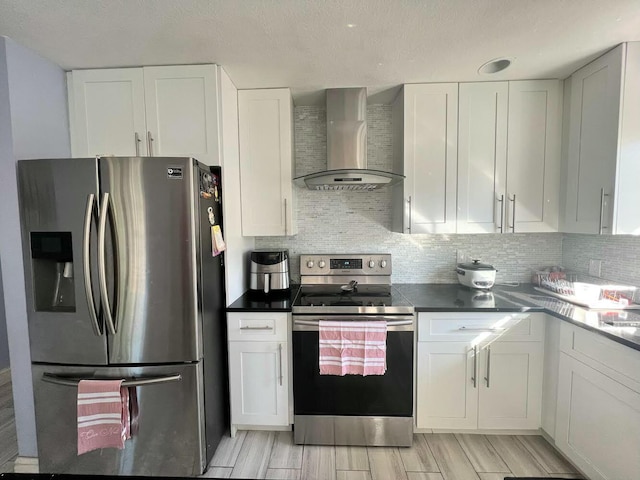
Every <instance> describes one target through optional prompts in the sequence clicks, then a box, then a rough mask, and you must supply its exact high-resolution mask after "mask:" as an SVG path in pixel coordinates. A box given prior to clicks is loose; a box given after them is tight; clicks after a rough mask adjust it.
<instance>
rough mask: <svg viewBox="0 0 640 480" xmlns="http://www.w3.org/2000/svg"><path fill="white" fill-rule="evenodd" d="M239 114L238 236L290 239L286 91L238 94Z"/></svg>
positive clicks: (288, 94) (292, 231)
mask: <svg viewBox="0 0 640 480" xmlns="http://www.w3.org/2000/svg"><path fill="white" fill-rule="evenodd" d="M238 115H239V131H240V188H241V197H242V201H241V203H242V234H243V235H244V236H258V235H260V236H270V235H271V236H287V235H295V234H296V233H297V226H296V215H295V204H294V195H293V181H292V178H293V100H292V98H291V92H290V90H289V89H288V88H274V89H260V90H239V91H238Z"/></svg>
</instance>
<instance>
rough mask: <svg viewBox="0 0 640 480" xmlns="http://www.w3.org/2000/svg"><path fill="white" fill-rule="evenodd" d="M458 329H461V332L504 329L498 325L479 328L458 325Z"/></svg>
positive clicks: (499, 330) (498, 330) (500, 330)
mask: <svg viewBox="0 0 640 480" xmlns="http://www.w3.org/2000/svg"><path fill="white" fill-rule="evenodd" d="M458 330H461V331H463V332H494V333H495V332H502V331H503V330H505V329H504V328H499V327H494V328H492V327H484V328H480V327H464V326H463V327H460V328H459V329H458Z"/></svg>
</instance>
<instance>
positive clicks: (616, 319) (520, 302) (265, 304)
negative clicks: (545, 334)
mask: <svg viewBox="0 0 640 480" xmlns="http://www.w3.org/2000/svg"><path fill="white" fill-rule="evenodd" d="M394 287H395V288H396V289H397V290H398V291H399V292H400V294H401V295H402V296H404V297H405V298H406V299H407V300H408V301H409V303H411V304H412V305H413V306H414V307H415V309H416V312H536V311H537V312H544V313H548V314H549V315H552V316H554V317H557V318H559V319H561V320H564V321H567V322H570V323H572V324H574V325H577V326H579V327H582V328H585V329H587V330H591V331H593V332H596V333H599V334H601V335H604V336H605V337H608V338H610V339H612V340H614V341H616V342H618V343H621V344H623V345H626V346H628V347H630V348H633V349H635V350H638V351H640V327H639V326H633V325H632V324H633V323H635V322H639V323H640V310H590V309H588V308H582V307H579V306H577V305H573V304H571V303H568V302H564V301H562V300H559V299H557V298H554V297H552V296H549V295H544V294H543V293H541V292H539V291H537V290H534V288H533V286H532V285H531V284H522V285H519V286H517V287H509V286H501V285H497V286H495V287H494V288H493V289H492V290H490V291H489V292H484V291H480V290H472V289H470V288H467V287H464V286H462V285H460V284H457V283H455V284H454V283H451V284H448V283H446V284H442V283H437V284H436V283H404V284H394ZM299 290H300V286H299V285H292V286H291V289H290V290H289V291H286V292H282V293H272V294H270V295H265V294H263V293H261V292H251V291H248V292H246V293H245V294H244V295H242V296H241V297H240V298H238V299H237V300H236V301H235V302H233V303H232V304H231V305H230V306H229V307H227V311H229V312H250V311H253V312H290V311H291V307H292V305H293V302H294V300H295V298H296V295H298V292H299ZM625 323H626V324H627V325H625Z"/></svg>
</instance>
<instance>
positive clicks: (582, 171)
mask: <svg viewBox="0 0 640 480" xmlns="http://www.w3.org/2000/svg"><path fill="white" fill-rule="evenodd" d="M568 81H569V82H570V90H571V102H570V109H569V112H568V113H569V135H568V139H567V141H568V154H567V184H566V206H565V211H564V224H563V230H564V231H565V232H571V233H601V234H607V233H613V234H639V233H640V210H639V209H638V208H637V206H638V204H639V203H640V189H638V187H637V179H638V178H639V177H640V161H639V159H640V157H639V156H638V147H637V145H638V142H640V89H638V82H639V81H640V43H638V42H634V43H627V44H622V45H619V46H618V47H616V48H614V49H613V50H611V51H610V52H608V53H607V54H605V55H603V56H601V57H599V58H597V59H596V60H594V61H593V62H591V63H590V64H588V65H587V66H585V67H583V68H581V69H580V70H578V71H577V72H575V73H574V74H573V75H572V76H571V77H570V79H569V80H568Z"/></svg>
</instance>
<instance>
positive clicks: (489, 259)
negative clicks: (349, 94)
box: [256, 105, 562, 283]
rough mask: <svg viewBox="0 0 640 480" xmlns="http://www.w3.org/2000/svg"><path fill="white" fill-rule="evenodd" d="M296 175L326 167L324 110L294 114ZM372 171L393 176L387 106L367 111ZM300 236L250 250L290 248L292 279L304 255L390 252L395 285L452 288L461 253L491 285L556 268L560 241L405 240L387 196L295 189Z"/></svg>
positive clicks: (513, 237)
mask: <svg viewBox="0 0 640 480" xmlns="http://www.w3.org/2000/svg"><path fill="white" fill-rule="evenodd" d="M294 121H295V156H296V175H303V174H306V173H312V172H316V171H319V170H322V169H324V168H326V116H325V109H324V108H323V107H308V106H302V107H296V108H295V111H294ZM367 126H368V144H367V147H368V150H367V156H368V163H369V167H370V168H376V169H381V170H391V169H392V155H393V152H392V133H391V106H389V105H370V106H369V107H368V108H367ZM296 193H297V201H298V205H297V215H298V217H297V218H298V234H297V235H296V236H293V237H257V238H256V248H288V249H289V252H290V255H291V277H292V279H293V280H294V281H298V280H299V278H300V265H299V255H300V254H305V253H368V252H372V253H373V252H384V253H391V255H392V259H393V260H392V261H393V278H392V280H393V282H394V283H454V282H457V277H456V274H455V271H454V269H455V265H456V254H457V251H458V250H461V251H463V252H464V253H465V254H466V255H467V256H468V257H470V258H478V259H480V260H482V261H483V262H486V263H490V264H492V265H494V266H495V267H496V268H497V269H498V274H497V281H498V282H504V281H521V282H527V281H529V279H530V278H531V271H532V270H533V269H536V268H538V267H541V266H544V265H559V264H561V261H562V234H559V233H541V234H504V235H501V234H487V235H467V234H465V235H405V234H401V233H394V232H391V231H390V230H389V229H390V228H391V190H387V189H382V190H377V191H373V192H316V191H310V190H303V189H301V188H297V187H296Z"/></svg>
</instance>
